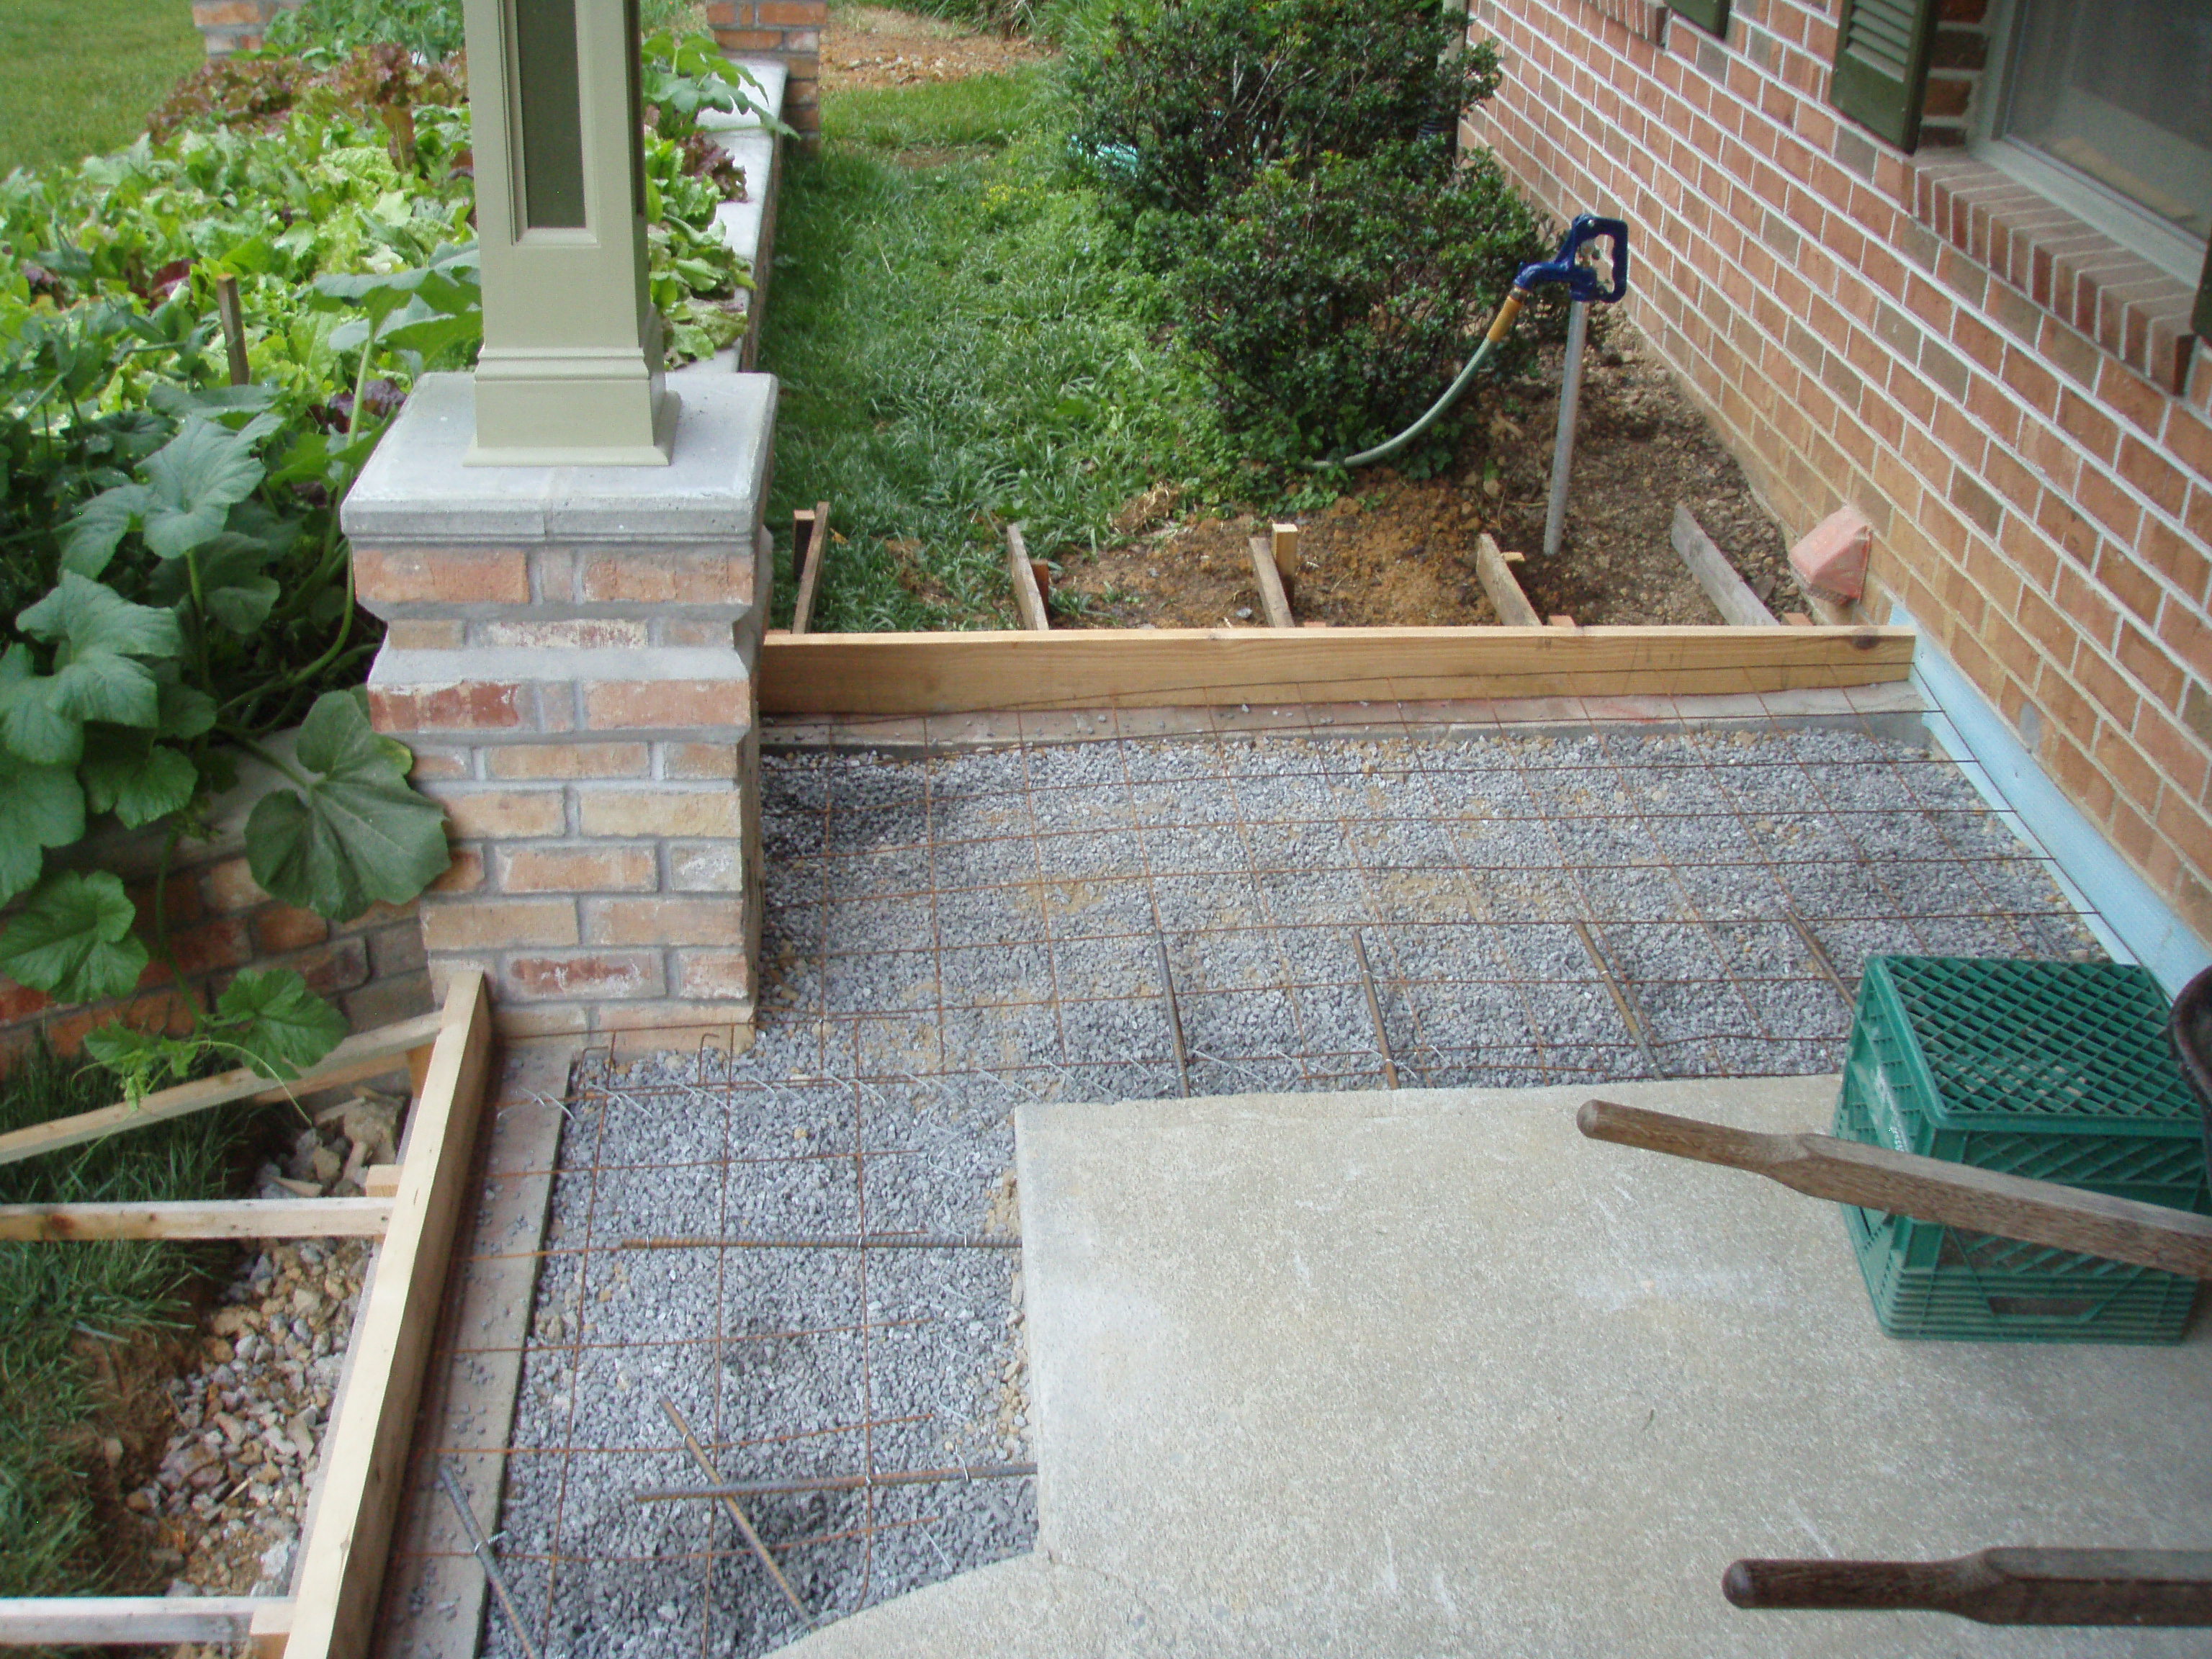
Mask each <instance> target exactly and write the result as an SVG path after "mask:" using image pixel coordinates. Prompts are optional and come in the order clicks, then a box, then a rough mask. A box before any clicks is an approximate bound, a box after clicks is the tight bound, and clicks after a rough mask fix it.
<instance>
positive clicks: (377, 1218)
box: [0, 1198, 392, 1242]
mask: <svg viewBox="0 0 2212 1659" xmlns="http://www.w3.org/2000/svg"><path fill="white" fill-rule="evenodd" d="M391 1220H392V1205H391V1203H390V1201H389V1200H385V1199H380V1198H291V1199H273V1200H272V1199H230V1200H221V1201H218V1202H215V1203H208V1204H185V1203H175V1204H4V1205H0V1239H5V1240H9V1241H11V1242H16V1241H28V1240H64V1239H91V1238H376V1237H381V1236H382V1234H383V1232H384V1230H385V1228H386V1226H388V1225H390V1224H391Z"/></svg>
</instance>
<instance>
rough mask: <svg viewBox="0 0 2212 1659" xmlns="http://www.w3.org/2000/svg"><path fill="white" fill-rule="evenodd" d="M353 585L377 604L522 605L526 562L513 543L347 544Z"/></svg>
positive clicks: (366, 600) (526, 587)
mask: <svg viewBox="0 0 2212 1659" xmlns="http://www.w3.org/2000/svg"><path fill="white" fill-rule="evenodd" d="M353 579H354V586H355V587H356V589H357V590H358V591H359V592H360V594H361V599H362V604H364V605H367V606H368V608H369V609H370V610H372V611H374V610H376V609H377V607H378V606H379V605H487V604H489V605H527V604H528V603H529V602H530V565H529V561H528V560H527V559H526V557H525V556H524V554H523V552H522V550H521V549H520V548H515V547H478V548H468V547H450V548H448V547H440V548H411V547H363V546H362V545H361V544H359V543H358V542H356V543H355V544H354V549H353Z"/></svg>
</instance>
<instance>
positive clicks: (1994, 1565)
mask: <svg viewBox="0 0 2212 1659" xmlns="http://www.w3.org/2000/svg"><path fill="white" fill-rule="evenodd" d="M1721 1594H1722V1595H1725V1596H1727V1597H1728V1599H1729V1601H1731V1602H1733V1603H1735V1605H1736V1606H1737V1607H1796V1608H1808V1607H1816V1608H1832V1609H1837V1610H1841V1611H1849V1612H1857V1611H1895V1610H1910V1611H1915V1612H1922V1613H1953V1614H1955V1615H1956V1616H1958V1617H1959V1618H1961V1619H1972V1620H1976V1621H1978V1623H1981V1624H1984V1625H2212V1552H2208V1551H2203V1550H2057V1549H1988V1550H1978V1551H1977V1552H1975V1553H1973V1554H1972V1555H1960V1556H1954V1557H1953V1558H1952V1559H1949V1560H1947V1561H1762V1560H1747V1561H1735V1562H1731V1563H1730V1564H1729V1570H1728V1571H1727V1572H1726V1573H1725V1574H1723V1576H1722V1578H1721Z"/></svg>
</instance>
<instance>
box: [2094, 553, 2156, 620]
mask: <svg viewBox="0 0 2212 1659" xmlns="http://www.w3.org/2000/svg"><path fill="white" fill-rule="evenodd" d="M2097 580H2099V581H2100V582H2102V583H2104V585H2105V586H2106V589H2107V590H2108V591H2109V592H2111V593H2112V597H2113V598H2114V599H2118V601H2119V602H2120V603H2121V604H2122V605H2125V606H2126V607H2127V608H2128V609H2129V610H2130V611H2133V612H2134V613H2135V614H2136V616H2137V617H2141V618H2142V621H2143V623H2144V625H2145V626H2146V627H2156V626H2157V625H2158V607H2159V605H2160V601H2162V600H2163V599H2165V597H2166V592H2165V590H2164V589H2163V588H2161V587H2160V586H2159V585H2158V579H2157V578H2156V577H2154V576H2153V575H2152V574H2150V572H2149V571H2148V570H2146V569H2145V568H2143V567H2142V564H2141V563H2139V562H2137V561H2136V557H2135V556H2134V555H2133V554H2132V553H2130V551H2129V550H2127V549H2126V548H2124V547H2122V546H2120V545H2119V544H2118V543H2116V542H2107V543H2106V544H2105V545H2104V548H2103V549H2102V550H2101V551H2100V552H2099V553H2098V555H2097Z"/></svg>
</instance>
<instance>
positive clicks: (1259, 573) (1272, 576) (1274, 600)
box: [1250, 536, 1298, 628]
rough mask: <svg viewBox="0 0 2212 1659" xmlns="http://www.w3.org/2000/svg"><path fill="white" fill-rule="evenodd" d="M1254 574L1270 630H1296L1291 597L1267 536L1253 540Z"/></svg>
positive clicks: (1262, 608)
mask: <svg viewBox="0 0 2212 1659" xmlns="http://www.w3.org/2000/svg"><path fill="white" fill-rule="evenodd" d="M1250 546H1251V549H1252V574H1253V575H1254V576H1255V578H1257V579H1258V581H1259V585H1260V608H1261V610H1262V611H1266V612H1267V626H1268V627H1270V628H1296V627H1297V625H1298V624H1297V618H1296V617H1293V616H1291V596H1290V594H1289V592H1287V591H1286V590H1285V587H1284V586H1283V578H1282V573H1281V572H1280V571H1279V570H1278V569H1276V568H1275V555H1274V551H1273V549H1271V548H1270V547H1269V546H1268V545H1267V538H1266V537H1265V536H1255V537H1253V538H1252V540H1251V543H1250Z"/></svg>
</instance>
